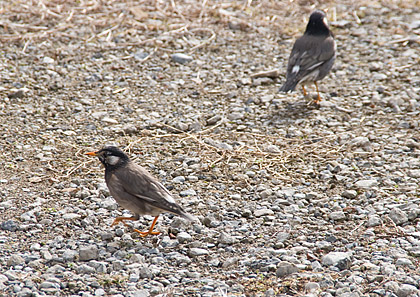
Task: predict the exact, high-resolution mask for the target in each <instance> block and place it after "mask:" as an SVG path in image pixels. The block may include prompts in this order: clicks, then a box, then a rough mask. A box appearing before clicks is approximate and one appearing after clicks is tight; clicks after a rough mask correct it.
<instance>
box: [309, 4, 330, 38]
mask: <svg viewBox="0 0 420 297" xmlns="http://www.w3.org/2000/svg"><path fill="white" fill-rule="evenodd" d="M305 34H307V35H320V36H328V35H330V34H331V33H330V29H329V28H328V24H327V19H326V16H325V12H323V11H322V10H315V11H314V12H312V14H311V16H310V17H309V22H308V25H307V26H306V31H305Z"/></svg>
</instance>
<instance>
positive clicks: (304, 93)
mask: <svg viewBox="0 0 420 297" xmlns="http://www.w3.org/2000/svg"><path fill="white" fill-rule="evenodd" d="M302 90H303V96H306V95H308V92H306V90H305V86H304V85H302Z"/></svg>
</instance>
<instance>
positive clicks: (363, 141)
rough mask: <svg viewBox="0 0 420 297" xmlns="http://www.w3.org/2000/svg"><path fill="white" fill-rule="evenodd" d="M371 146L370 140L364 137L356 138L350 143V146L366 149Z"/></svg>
mask: <svg viewBox="0 0 420 297" xmlns="http://www.w3.org/2000/svg"><path fill="white" fill-rule="evenodd" d="M369 145H370V141H369V138H367V137H363V136H359V137H355V138H353V139H352V140H351V141H350V146H355V147H366V146H369Z"/></svg>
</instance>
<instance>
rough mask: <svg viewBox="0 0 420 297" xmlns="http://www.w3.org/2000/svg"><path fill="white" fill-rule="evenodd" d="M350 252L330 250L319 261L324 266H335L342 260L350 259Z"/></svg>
mask: <svg viewBox="0 0 420 297" xmlns="http://www.w3.org/2000/svg"><path fill="white" fill-rule="evenodd" d="M351 256H352V254H351V253H346V252H330V253H328V254H326V255H325V256H323V257H322V259H321V263H322V265H324V266H335V265H337V264H339V263H340V262H341V261H343V260H351Z"/></svg>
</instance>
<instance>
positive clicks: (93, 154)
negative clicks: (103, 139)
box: [85, 152, 98, 156]
mask: <svg viewBox="0 0 420 297" xmlns="http://www.w3.org/2000/svg"><path fill="white" fill-rule="evenodd" d="M85 155H89V156H97V155H98V154H97V152H88V153H85Z"/></svg>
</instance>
